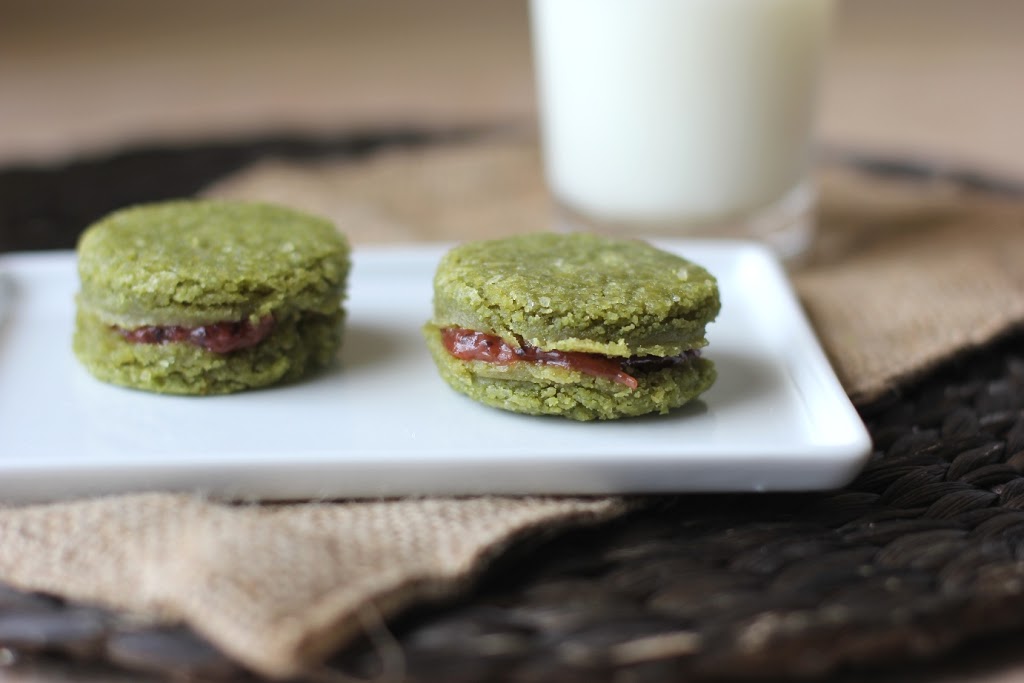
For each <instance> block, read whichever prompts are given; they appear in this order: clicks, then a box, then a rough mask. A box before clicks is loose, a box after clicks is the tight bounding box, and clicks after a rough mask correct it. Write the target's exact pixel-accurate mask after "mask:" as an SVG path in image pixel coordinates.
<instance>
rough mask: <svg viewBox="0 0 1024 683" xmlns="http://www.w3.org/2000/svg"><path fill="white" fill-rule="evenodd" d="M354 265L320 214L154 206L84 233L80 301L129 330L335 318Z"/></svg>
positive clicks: (215, 205)
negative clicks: (279, 316)
mask: <svg viewBox="0 0 1024 683" xmlns="http://www.w3.org/2000/svg"><path fill="white" fill-rule="evenodd" d="M348 267H349V250H348V244H347V242H346V240H345V238H344V237H343V236H342V235H340V234H339V233H338V232H337V231H336V230H335V228H334V226H333V225H332V224H331V223H330V222H329V221H326V220H322V219H320V218H316V217H314V216H309V215H307V214H304V213H301V212H297V211H293V210H290V209H286V208H283V207H278V206H271V205H266V204H245V203H232V202H219V201H172V202H164V203H158V204H147V205H142V206H137V207H132V208H129V209H124V210H122V211H118V212H115V213H113V214H111V215H110V216H108V217H107V218H105V219H103V220H102V221H100V222H99V223H96V224H95V225H93V226H92V227H90V228H89V229H88V230H86V232H85V233H84V234H83V235H82V238H81V239H80V240H79V244H78V270H79V277H80V279H81V293H80V295H79V305H80V306H82V307H83V308H85V309H87V310H88V311H89V312H90V313H92V314H94V315H96V316H97V317H99V318H100V319H101V320H103V321H104V322H105V323H108V324H111V325H119V326H123V327H131V326H136V325H203V324H207V323H211V322H217V321H224V320H242V319H245V318H251V317H254V316H255V317H260V316H263V315H267V314H271V313H278V312H281V311H308V312H319V313H324V314H327V315H329V314H332V313H334V312H336V310H337V307H338V301H339V297H340V295H341V293H342V290H343V287H344V282H345V277H346V275H347V272H348Z"/></svg>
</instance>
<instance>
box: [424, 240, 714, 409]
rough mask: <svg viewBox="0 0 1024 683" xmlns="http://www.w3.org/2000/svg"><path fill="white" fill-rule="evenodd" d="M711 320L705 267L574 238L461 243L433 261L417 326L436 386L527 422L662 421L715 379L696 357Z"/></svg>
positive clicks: (640, 247)
mask: <svg viewBox="0 0 1024 683" xmlns="http://www.w3.org/2000/svg"><path fill="white" fill-rule="evenodd" d="M718 310H719V299H718V285H717V283H716V281H715V278H714V277H713V276H712V275H711V274H709V273H708V272H707V271H706V270H705V269H704V268H702V267H700V266H698V265H696V264H694V263H691V262H690V261H687V260H686V259H683V258H680V257H679V256H675V255H673V254H669V253H667V252H664V251H661V250H659V249H655V248H654V247H652V246H650V245H648V244H646V243H644V242H639V241H632V240H616V239H609V238H604V237H598V236H596V235H589V234H583V233H575V234H533V235H523V236H519V237H512V238H509V239H502V240H493V241H483V242H471V243H467V244H463V245H461V246H458V247H456V248H454V249H452V250H451V251H450V252H448V253H447V254H446V255H445V256H444V258H442V260H441V262H440V264H439V265H438V268H437V273H436V275H435V277H434V316H433V319H432V320H431V321H430V322H429V323H427V325H426V326H425V327H424V334H425V336H426V339H427V345H428V347H429V348H430V351H431V354H432V355H433V357H434V361H435V363H436V364H437V367H438V370H439V371H440V374H441V376H442V377H443V378H444V380H445V381H446V382H447V383H448V384H449V385H451V386H452V387H453V388H454V389H455V390H456V391H460V392H462V393H464V394H466V395H468V396H470V397H471V398H474V399H476V400H477V401H480V402H482V403H485V404H487V405H490V406H494V407H497V408H503V409H505V410H511V411H515V412H519V413H528V414H531V415H561V416H563V417H568V418H571V419H574V420H594V419H597V420H609V419H614V418H619V417H627V416H634V415H644V414H647V413H667V412H668V411H669V410H671V409H672V408H676V407H679V406H681V405H683V404H684V403H686V402H688V401H690V400H692V399H694V398H696V397H697V396H698V395H699V394H701V392H703V391H705V390H706V389H708V387H710V386H711V384H712V383H713V382H714V380H715V368H714V365H713V364H712V363H711V361H709V360H707V359H705V358H701V356H700V348H701V347H703V346H705V345H706V344H707V340H706V339H705V337H704V330H705V327H706V326H707V324H708V323H709V322H711V321H712V320H714V318H715V316H716V315H717V314H718Z"/></svg>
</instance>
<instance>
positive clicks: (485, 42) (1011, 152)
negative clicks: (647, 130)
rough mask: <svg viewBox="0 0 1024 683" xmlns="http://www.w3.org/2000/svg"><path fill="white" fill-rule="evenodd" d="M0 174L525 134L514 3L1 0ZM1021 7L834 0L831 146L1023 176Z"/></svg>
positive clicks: (525, 99)
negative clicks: (67, 161) (473, 134)
mask: <svg viewBox="0 0 1024 683" xmlns="http://www.w3.org/2000/svg"><path fill="white" fill-rule="evenodd" d="M0 17H2V19H0V163H11V162H17V161H31V162H36V161H46V160H60V159H64V158H68V157H70V156H73V155H76V154H81V153H86V152H102V151H107V150H110V149H112V148H118V147H121V146H125V145H130V144H135V143H139V142H154V141H156V142H161V141H174V140H195V139H208V138H213V137H224V136H243V135H248V134H253V133H260V132H267V131H299V132H302V131H313V132H336V131H344V130H348V129H352V128H363V129H368V128H369V129H372V128H379V127H393V126H440V127H450V126H459V125H464V124H476V123H496V122H501V123H505V122H511V123H524V122H526V123H528V122H530V121H531V120H532V111H533V102H534V100H533V84H532V75H531V61H530V50H529V32H528V23H527V7H526V2H525V0H488V1H485V2H481V1H480V0H431V1H430V2H422V1H419V0H373V1H372V2H371V1H368V0H293V1H291V2H283V1H270V0H209V1H203V0H180V1H177V2H169V1H168V2H157V1H155V0H152V1H143V2H140V1H138V0H94V1H90V2H77V1H75V0H40V1H36V2H32V1H30V0H21V1H17V2H15V1H12V0H0ZM1022 30H1024V2H1019V1H1017V0H970V1H969V2H968V1H965V0H841V11H840V16H839V20H838V22H837V26H836V35H835V40H834V44H833V48H832V51H831V54H830V62H829V65H828V71H827V78H826V82H825V91H824V97H823V103H822V130H823V133H824V137H825V139H826V140H827V141H829V142H830V143H832V144H835V145H839V146H842V147H850V148H855V149H859V150H867V151H877V152H881V153H886V154H890V153H891V154H899V155H906V154H912V155H918V156H925V157H928V158H935V159H940V160H946V159H949V160H952V161H955V162H958V163H965V164H968V165H972V166H979V167H983V168H985V169H989V170H994V171H997V172H1001V173H1013V174H1017V175H1019V176H1021V177H1022V178H1024V153H1022V152H1024V132H1022V130H1024V127H1022V124H1021V122H1022V121H1024V40H1021V38H1020V36H1021V33H1022Z"/></svg>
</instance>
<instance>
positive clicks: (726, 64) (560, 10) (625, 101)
mask: <svg viewBox="0 0 1024 683" xmlns="http://www.w3.org/2000/svg"><path fill="white" fill-rule="evenodd" d="M531 2H532V5H531V12H532V21H533V40H534V50H535V60H536V69H537V78H538V92H539V98H540V122H541V130H542V135H543V143H544V150H545V152H544V153H545V166H546V172H547V176H548V183H549V185H550V188H551V190H552V192H553V194H554V195H555V197H556V198H557V199H558V200H559V201H560V202H561V203H562V204H563V205H566V206H567V207H568V208H569V209H571V210H574V211H576V212H578V213H580V214H583V215H584V216H589V217H592V218H594V219H597V220H600V221H605V222H609V221H610V222H615V221H625V222H638V223H649V222H664V223H675V224H679V225H686V224H695V223H707V222H709V221H714V220H716V219H722V218H726V217H736V216H739V215H743V214H746V213H750V212H754V211H756V210H758V209H760V208H762V207H765V206H767V205H770V204H772V203H773V202H777V201H779V200H781V199H782V198H783V197H784V196H785V195H786V194H787V193H788V192H789V191H791V190H793V188H796V187H798V186H799V185H800V183H801V180H802V179H803V178H804V176H805V174H806V171H807V169H808V163H809V156H810V144H811V132H812V128H813V113H814V111H813V110H814V99H815V91H816V83H817V80H818V75H819V73H818V72H819V67H820V63H821V59H822V52H823V48H824V44H825V37H826V33H827V29H828V25H829V23H830V22H829V19H830V15H831V10H832V1H831V0H531Z"/></svg>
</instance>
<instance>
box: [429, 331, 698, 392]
mask: <svg viewBox="0 0 1024 683" xmlns="http://www.w3.org/2000/svg"><path fill="white" fill-rule="evenodd" d="M441 341H442V342H443V343H444V346H445V348H446V349H448V353H450V354H452V355H453V356H455V357H456V358H458V359H460V360H481V361H484V362H487V363H497V364H498V365H509V364H511V363H518V362H527V363H544V364H545V365H557V366H559V367H563V368H566V369H568V370H575V371H576V372H582V373H583V374H585V375H591V376H593V377H600V378H603V379H610V380H612V381H613V382H617V383H619V384H622V385H624V386H627V387H629V388H630V389H636V388H637V386H639V384H638V383H637V380H636V378H635V377H633V376H632V375H630V374H629V373H627V372H626V371H625V369H626V368H629V369H631V370H656V369H659V368H663V367H670V366H672V365H675V364H677V363H681V362H684V361H686V360H687V359H690V358H694V357H696V356H698V355H700V353H699V351H697V350H693V351H687V352H685V353H683V354H682V355H679V356H672V357H670V358H659V357H653V356H642V357H636V358H612V357H610V356H603V355H601V354H599V353H583V352H580V351H542V350H540V349H538V348H537V347H536V346H531V345H529V344H527V343H525V342H523V343H521V345H520V346H519V347H515V346H512V345H511V344H509V343H508V342H506V341H505V340H504V339H502V338H501V337H498V336H496V335H493V334H486V333H484V332H475V331H473V330H467V329H464V328H461V327H445V328H442V329H441Z"/></svg>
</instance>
